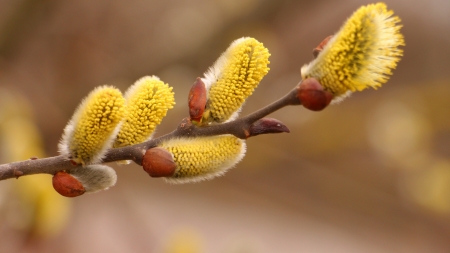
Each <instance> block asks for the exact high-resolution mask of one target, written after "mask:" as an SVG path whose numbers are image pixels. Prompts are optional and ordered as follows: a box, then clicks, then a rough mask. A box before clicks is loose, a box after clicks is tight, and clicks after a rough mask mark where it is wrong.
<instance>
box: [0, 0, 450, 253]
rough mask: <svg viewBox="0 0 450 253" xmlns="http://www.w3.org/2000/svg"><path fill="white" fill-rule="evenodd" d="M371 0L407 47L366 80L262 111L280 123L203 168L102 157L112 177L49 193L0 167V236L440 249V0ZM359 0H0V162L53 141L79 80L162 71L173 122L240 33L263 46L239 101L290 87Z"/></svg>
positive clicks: (89, 248) (22, 244)
mask: <svg viewBox="0 0 450 253" xmlns="http://www.w3.org/2000/svg"><path fill="white" fill-rule="evenodd" d="M385 2H386V3H387V5H388V7H389V8H390V9H393V10H394V11H395V13H396V14H397V15H398V16H400V17H401V19H402V23H403V25H404V28H403V29H402V32H403V34H404V35H405V40H406V47H405V48H404V50H405V55H404V58H403V59H402V61H401V62H400V63H399V66H398V68H397V69H396V70H395V71H394V75H393V76H392V78H391V79H390V81H389V82H388V83H387V84H385V85H384V86H383V87H382V88H381V89H379V90H377V91H375V90H367V91H364V92H362V93H357V94H354V95H353V96H352V98H350V99H347V100H346V101H344V102H343V103H341V104H339V105H336V106H330V107H329V108H327V109H326V110H324V111H323V112H319V113H317V112H310V111H307V110H305V109H304V108H302V107H289V108H284V109H283V110H281V111H278V112H276V113H274V114H273V115H271V116H272V117H275V118H277V119H279V120H281V121H283V122H284V123H285V124H286V125H288V126H289V128H290V129H291V133H290V134H279V135H265V136H260V137H256V138H251V139H249V140H248V141H247V144H248V151H247V155H246V157H245V159H244V160H243V161H242V162H241V163H240V164H238V166H237V167H236V168H234V169H232V170H231V171H229V172H228V173H227V174H226V175H225V176H224V177H221V178H218V179H215V180H212V181H208V182H203V183H199V184H192V185H168V184H166V183H164V182H163V181H162V180H160V179H152V178H150V177H148V176H147V174H146V173H144V172H143V170H142V168H140V167H138V166H136V165H130V166H120V167H119V166H116V165H113V166H115V168H116V169H117V173H118V176H119V179H118V183H117V185H116V186H115V187H113V188H111V189H110V190H108V191H105V192H100V193H97V194H91V195H84V196H82V197H79V198H76V199H65V198H63V197H60V196H58V195H53V194H54V193H53V192H52V191H51V184H50V182H51V179H50V178H51V177H50V176H43V178H39V179H38V178H37V176H36V177H35V176H32V177H24V178H20V179H19V180H7V181H2V182H0V252H50V253H51V252H68V253H71V252H86V253H89V252H179V253H181V252H186V253H188V252H189V253H201V252H212V253H216V252H217V253H219V252H220V253H244V252H245V253H268V252H286V253H288V252H408V253H412V252H450V148H449V147H450V114H449V108H450V100H449V99H448V97H449V95H450V69H449V66H450V47H448V45H449V43H450V14H449V10H450V1H448V0H387V1H385ZM367 3H370V1H366V0H341V1H325V0H315V1H294V0H277V1H271V0H215V1H208V0H187V1H176V0H167V1H143V0H140V1H139V0H131V1H120V0H108V1H106V0H103V1H88V0H81V1H56V0H0V147H1V148H0V150H1V153H0V162H1V163H6V162H11V161H15V160H21V159H27V158H29V157H31V156H39V157H40V156H46V155H47V156H54V155H57V143H58V141H59V138H60V136H61V134H62V130H63V128H64V126H65V124H66V123H67V121H68V120H69V119H70V117H71V115H72V113H73V111H74V109H75V108H76V106H77V104H78V103H79V102H80V100H81V99H82V98H83V97H84V96H86V95H87V94H88V92H89V91H90V90H92V89H93V88H94V87H96V86H98V85H102V84H110V85H115V86H117V87H119V88H120V89H121V90H122V91H124V90H126V88H127V87H128V86H129V85H130V84H132V83H133V82H134V81H136V80H137V79H139V78H140V77H142V76H145V75H157V76H159V77H160V78H161V79H162V80H163V81H165V82H168V83H169V84H170V85H171V86H173V87H174V91H175V99H176V102H177V104H176V106H175V108H174V109H172V110H171V111H169V113H168V116H167V117H166V118H165V119H164V121H163V123H162V125H160V127H159V128H158V129H157V135H162V134H164V133H167V132H169V131H171V130H172V129H174V128H175V127H176V126H177V124H178V123H179V122H180V120H181V119H182V118H183V117H185V116H187V114H188V110H187V105H186V104H187V93H188V91H189V88H190V86H191V84H192V83H193V82H194V80H195V78H196V77H197V76H201V75H202V73H203V72H204V71H206V69H207V68H208V67H209V66H210V65H212V63H213V62H214V61H215V59H217V57H218V56H219V55H220V54H221V52H222V51H224V50H225V49H226V48H227V46H228V45H229V43H230V42H231V41H233V40H234V39H237V38H239V37H242V36H252V37H255V38H256V39H258V40H259V41H261V42H263V43H264V44H265V45H266V46H267V47H268V48H269V50H270V52H271V54H272V56H271V64H270V67H271V71H270V72H269V74H268V75H267V76H266V77H265V78H264V79H263V81H262V82H261V84H260V86H259V87H258V89H257V90H256V92H255V93H254V94H253V96H252V97H250V98H249V99H248V101H247V104H246V106H245V107H244V109H243V112H242V114H247V113H250V112H252V111H254V110H256V109H258V108H260V107H262V106H264V105H266V104H268V103H270V102H272V101H274V100H276V99H277V98H279V97H281V96H282V95H283V94H285V93H286V92H287V91H288V90H290V89H291V88H292V87H294V85H296V84H297V82H298V81H299V80H300V73H299V69H300V67H301V66H302V65H303V64H305V63H307V62H309V61H310V60H311V59H312V49H313V48H314V47H315V46H316V45H317V44H318V43H319V42H321V41H322V39H324V38H325V37H327V36H328V35H331V34H333V33H334V32H336V31H337V30H338V29H339V27H340V25H341V24H342V23H343V22H344V20H345V19H346V18H347V17H348V16H349V15H351V13H352V12H353V11H355V10H356V9H357V8H358V7H359V6H361V5H363V4H367ZM27 178H30V179H27ZM31 178H36V179H31ZM26 180H28V181H26ZM49 189H50V191H49Z"/></svg>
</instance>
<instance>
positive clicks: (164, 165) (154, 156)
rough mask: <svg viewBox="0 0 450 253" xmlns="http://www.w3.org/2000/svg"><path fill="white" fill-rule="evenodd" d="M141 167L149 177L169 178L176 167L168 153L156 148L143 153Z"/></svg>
mask: <svg viewBox="0 0 450 253" xmlns="http://www.w3.org/2000/svg"><path fill="white" fill-rule="evenodd" d="M142 167H143V168H144V170H145V171H146V172H147V173H148V174H149V175H150V176H151V177H171V176H173V174H174V173H175V169H176V167H177V165H176V163H175V162H174V160H173V155H172V154H171V153H170V152H169V151H167V150H166V149H164V148H159V147H156V148H151V149H149V150H147V152H145V155H144V158H143V160H142Z"/></svg>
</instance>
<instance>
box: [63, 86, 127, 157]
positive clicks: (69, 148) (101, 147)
mask: <svg viewBox="0 0 450 253" xmlns="http://www.w3.org/2000/svg"><path fill="white" fill-rule="evenodd" d="M124 104H125V99H124V98H123V97H122V93H121V92H120V91H119V90H118V89H116V88H114V87H110V86H101V87H98V88H96V89H95V90H93V91H92V92H91V93H89V95H88V96H87V97H86V98H85V99H84V100H83V102H82V103H81V104H80V106H79V107H78V108H77V110H76V111H75V113H74V115H73V116H72V119H71V120H70V121H69V123H68V124H67V126H66V128H65V129H64V134H63V137H62V140H61V142H60V144H59V151H60V153H61V154H62V155H66V156H68V157H69V158H70V159H72V160H73V161H75V162H77V163H81V164H83V165H86V164H94V163H98V162H100V161H101V159H102V158H103V155H104V154H105V152H106V150H107V149H108V148H110V147H111V146H112V142H113V140H114V138H115V136H116V135H117V132H118V131H119V127H120V123H121V121H122V119H123V116H124Z"/></svg>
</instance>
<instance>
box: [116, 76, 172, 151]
mask: <svg viewBox="0 0 450 253" xmlns="http://www.w3.org/2000/svg"><path fill="white" fill-rule="evenodd" d="M125 99H126V101H127V102H126V114H125V121H124V123H123V125H122V126H121V128H120V131H119V134H118V136H117V139H116V141H115V143H114V146H115V147H122V146H128V145H133V144H137V143H141V142H144V141H146V140H148V139H149V138H150V137H151V136H152V134H153V132H154V131H155V128H156V126H158V125H159V124H160V123H161V121H162V119H163V118H164V117H165V116H166V114H167V111H168V110H169V109H171V108H173V105H174V104H175V99H174V93H173V92H172V87H169V85H168V84H165V83H164V82H162V81H161V80H159V78H158V77H156V76H146V77H143V78H141V79H139V80H138V81H136V83H134V84H133V85H132V86H131V87H130V88H128V90H127V92H126V93H125Z"/></svg>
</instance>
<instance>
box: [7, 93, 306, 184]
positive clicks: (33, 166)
mask: <svg viewBox="0 0 450 253" xmlns="http://www.w3.org/2000/svg"><path fill="white" fill-rule="evenodd" d="M297 89H298V88H297V87H296V88H294V89H293V90H291V91H290V92H289V93H287V94H286V95H285V96H284V97H282V98H280V99H279V100H277V101H275V102H273V103H272V104H270V105H267V106H265V107H263V108H261V109H260V110H258V111H255V112H253V113H251V114H249V115H247V116H245V117H242V118H239V119H236V120H234V121H230V122H226V123H222V124H216V125H211V126H196V125H195V124H193V123H192V122H191V121H190V120H189V118H185V119H183V120H182V122H181V123H180V125H179V126H178V128H177V129H175V130H174V131H173V132H171V133H168V134H166V135H163V136H161V137H158V138H155V139H152V140H149V141H146V142H143V143H140V144H136V145H132V146H127V147H121V148H112V149H109V150H108V152H107V153H106V155H105V158H104V159H103V162H104V163H107V162H114V161H122V160H132V161H134V162H135V163H137V164H139V165H141V164H142V159H143V156H144V154H145V151H146V150H148V149H150V148H152V147H156V146H157V145H158V144H159V143H161V142H163V141H165V140H168V139H172V138H177V137H200V136H214V135H222V134H232V135H234V136H236V137H238V138H241V139H246V138H248V137H250V136H249V128H250V127H251V126H252V124H253V123H255V122H256V121H258V120H260V119H262V118H263V117H265V116H267V115H269V114H271V113H273V112H275V111H277V110H279V109H281V108H283V107H285V106H288V105H299V104H300V101H299V99H298V98H297V92H298V90H297ZM80 166H81V165H78V164H73V162H72V161H71V160H70V159H69V158H68V157H65V156H61V155H60V156H54V157H48V158H42V159H36V158H31V159H30V160H26V161H21V162H13V163H8V164H3V165H0V180H6V179H10V178H19V177H20V176H26V175H33V174H42V173H44V174H51V175H54V174H55V173H56V172H58V171H62V170H65V171H70V170H71V169H74V168H77V167H80Z"/></svg>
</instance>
